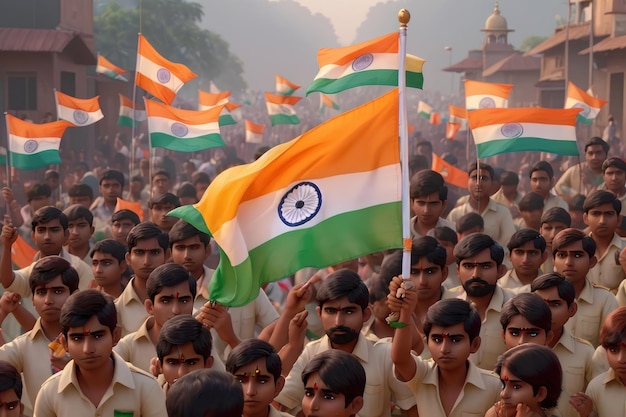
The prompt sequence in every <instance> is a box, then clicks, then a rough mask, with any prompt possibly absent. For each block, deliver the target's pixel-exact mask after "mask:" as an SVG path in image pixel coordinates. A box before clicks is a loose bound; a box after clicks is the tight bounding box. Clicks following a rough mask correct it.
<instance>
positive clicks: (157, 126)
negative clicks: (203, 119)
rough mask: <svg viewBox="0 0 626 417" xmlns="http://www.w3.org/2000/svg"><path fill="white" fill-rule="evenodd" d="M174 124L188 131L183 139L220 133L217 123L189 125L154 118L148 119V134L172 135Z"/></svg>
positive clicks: (162, 118) (172, 120)
mask: <svg viewBox="0 0 626 417" xmlns="http://www.w3.org/2000/svg"><path fill="white" fill-rule="evenodd" d="M174 123H180V124H182V125H185V126H187V129H189V131H188V132H187V134H186V135H184V136H181V137H183V138H196V137H198V136H204V135H209V134H211V133H220V127H219V124H218V122H217V121H215V122H210V123H203V124H199V125H191V124H187V123H183V122H181V121H178V120H174V119H166V118H164V117H156V116H150V117H148V130H149V131H150V133H157V132H161V133H165V134H168V135H172V134H173V133H172V125H173V124H174Z"/></svg>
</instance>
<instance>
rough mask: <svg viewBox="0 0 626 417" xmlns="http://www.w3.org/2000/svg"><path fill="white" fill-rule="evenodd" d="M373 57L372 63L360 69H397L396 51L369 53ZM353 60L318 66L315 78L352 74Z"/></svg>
mask: <svg viewBox="0 0 626 417" xmlns="http://www.w3.org/2000/svg"><path fill="white" fill-rule="evenodd" d="M371 55H372V56H373V58H374V60H373V61H372V63H371V64H370V65H369V66H368V67H367V68H364V69H362V70H361V71H371V70H394V69H395V70H397V69H398V54H397V53H374V54H371ZM353 62H354V61H350V62H348V63H347V64H345V65H336V64H327V65H324V66H323V67H322V68H320V70H319V72H318V73H317V75H316V76H315V79H316V80H317V79H318V78H341V77H345V76H346V75H350V74H354V73H355V72H361V71H355V70H354V69H353V68H352V63H353Z"/></svg>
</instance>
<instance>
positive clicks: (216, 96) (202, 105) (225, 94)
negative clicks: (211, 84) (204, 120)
mask: <svg viewBox="0 0 626 417" xmlns="http://www.w3.org/2000/svg"><path fill="white" fill-rule="evenodd" d="M229 97H230V91H221V92H219V93H207V92H206V91H202V90H198V110H210V109H212V108H214V107H215V106H218V105H222V113H221V114H220V118H219V124H220V126H226V125H234V124H236V123H237V121H236V120H235V119H234V118H233V116H232V115H231V112H232V111H233V110H235V109H237V108H239V107H241V105H240V104H235V103H231V102H229V101H228V98H229Z"/></svg>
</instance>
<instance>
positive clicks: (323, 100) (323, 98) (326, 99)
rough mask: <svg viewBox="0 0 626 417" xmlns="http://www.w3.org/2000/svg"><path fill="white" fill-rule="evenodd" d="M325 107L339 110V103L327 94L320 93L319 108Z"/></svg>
mask: <svg viewBox="0 0 626 417" xmlns="http://www.w3.org/2000/svg"><path fill="white" fill-rule="evenodd" d="M325 108H329V109H333V110H339V104H337V101H336V100H335V99H334V97H331V96H330V95H328V94H324V93H320V110H322V111H323V110H324V109H325Z"/></svg>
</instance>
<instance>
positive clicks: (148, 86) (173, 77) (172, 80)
mask: <svg viewBox="0 0 626 417" xmlns="http://www.w3.org/2000/svg"><path fill="white" fill-rule="evenodd" d="M135 77H136V84H137V86H139V87H141V88H143V89H144V90H146V91H147V92H149V93H150V94H152V95H153V96H155V97H156V98H158V99H159V100H161V101H162V102H163V103H166V104H171V103H172V101H174V97H176V92H177V91H178V90H179V89H180V88H181V87H182V86H183V85H184V84H185V83H186V82H188V81H189V80H192V79H194V78H196V77H197V75H196V74H194V73H193V72H192V71H191V70H190V69H189V68H187V66H185V65H183V64H178V63H176V62H172V61H169V60H167V59H166V58H164V57H163V56H161V54H159V53H158V52H157V50H156V49H154V48H153V47H152V45H150V43H149V42H148V41H147V40H146V38H144V37H143V35H142V34H139V46H138V47H137V71H136V76H135Z"/></svg>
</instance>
